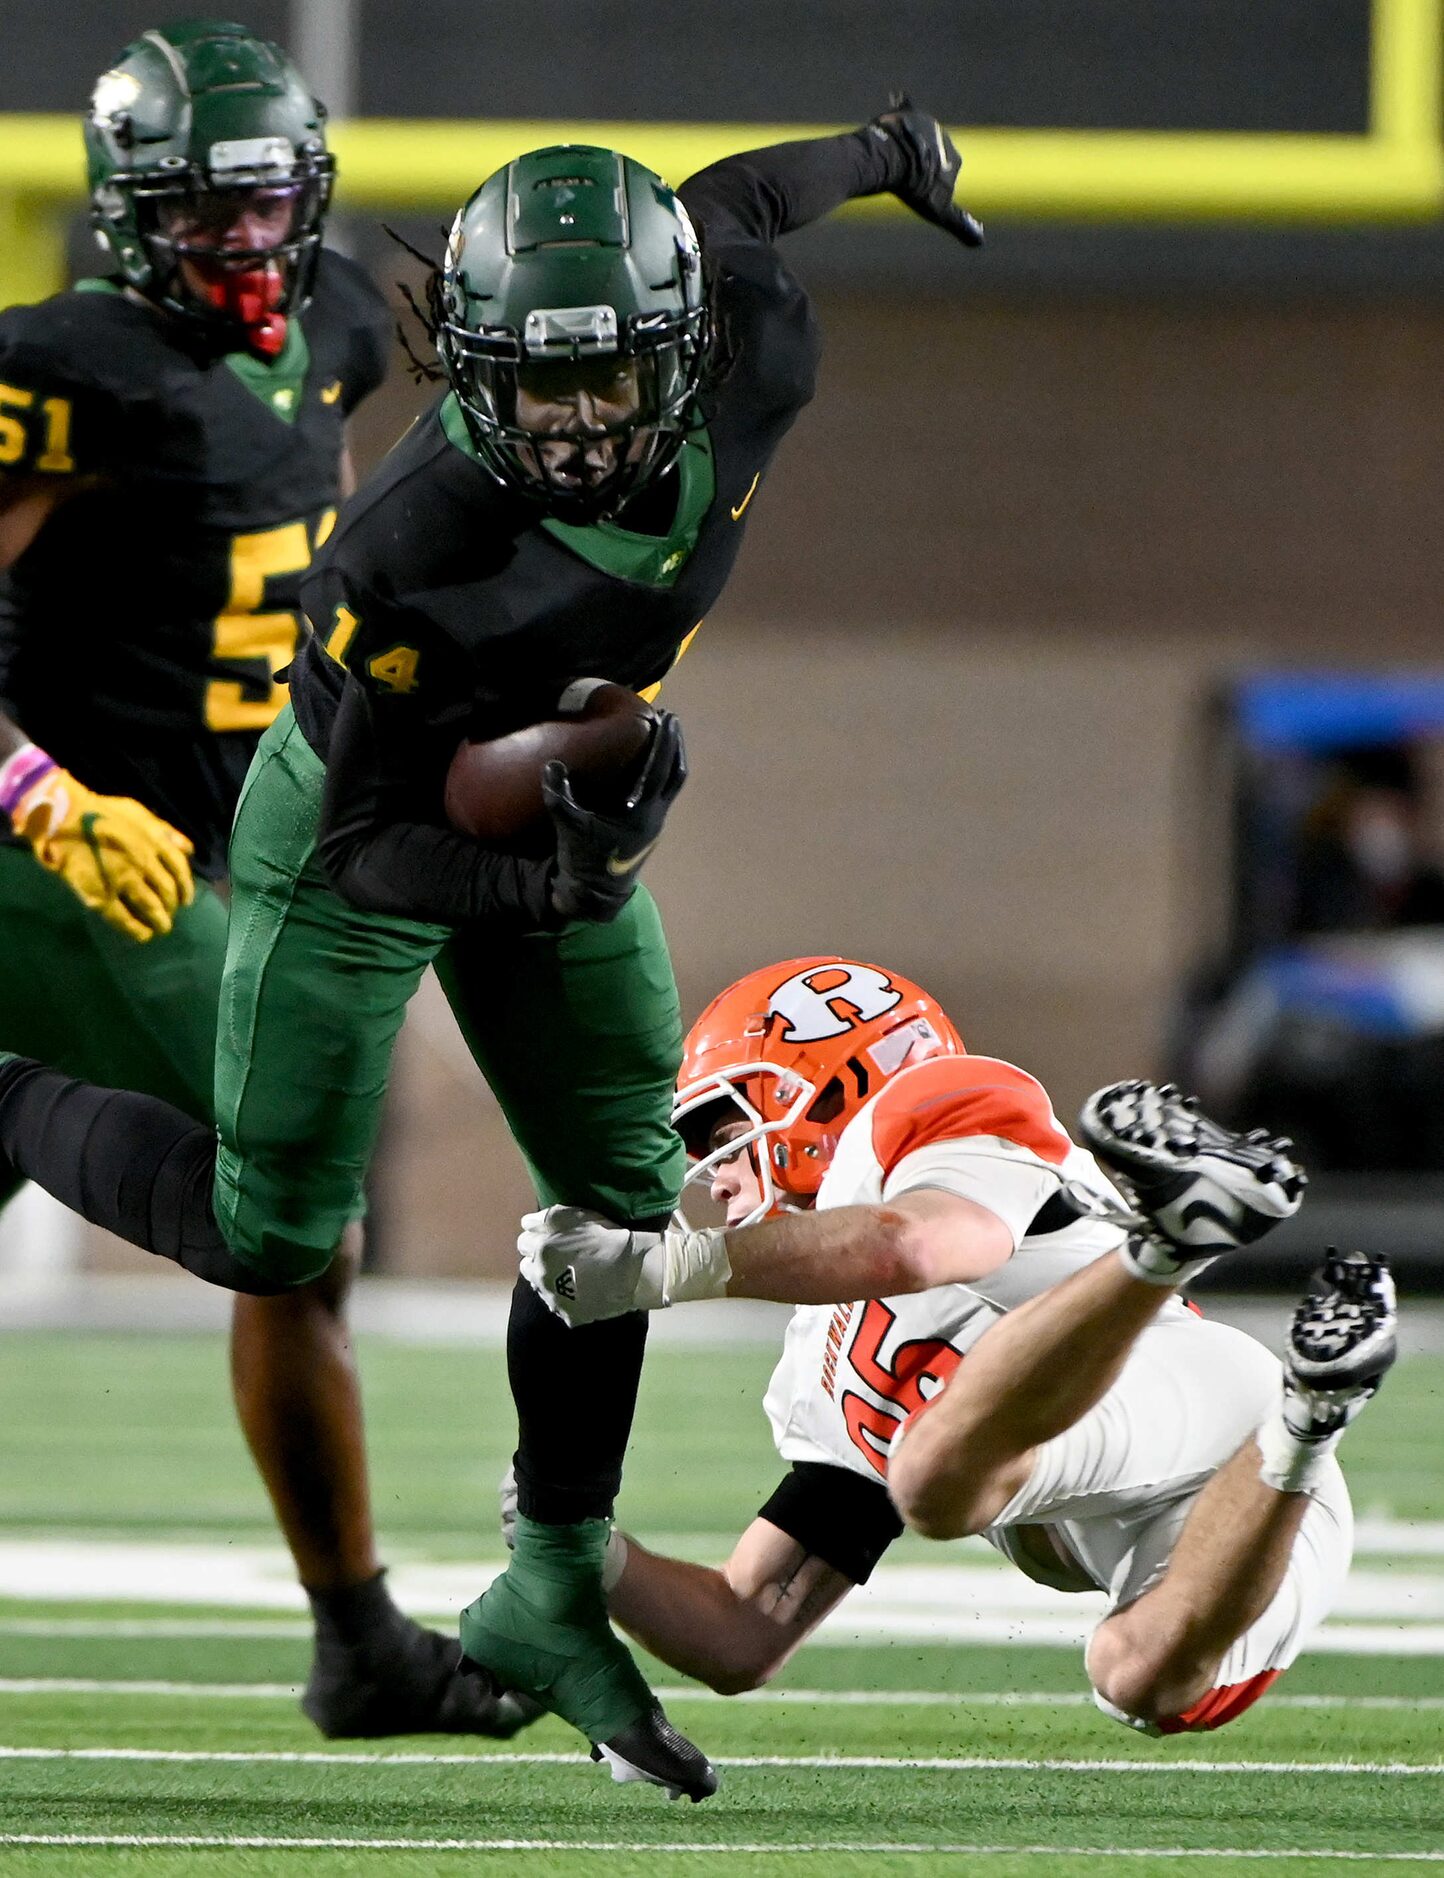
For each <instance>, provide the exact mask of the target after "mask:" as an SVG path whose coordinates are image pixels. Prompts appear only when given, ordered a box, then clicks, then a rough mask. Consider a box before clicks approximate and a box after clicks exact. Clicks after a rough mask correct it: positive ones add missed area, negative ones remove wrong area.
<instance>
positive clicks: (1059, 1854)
mask: <svg viewBox="0 0 1444 1878" xmlns="http://www.w3.org/2000/svg"><path fill="white" fill-rule="evenodd" d="M0 1845H53V1846H80V1845H90V1846H115V1847H125V1848H134V1847H157V1846H183V1847H185V1848H187V1849H188V1850H192V1851H220V1852H229V1851H236V1852H242V1851H244V1852H306V1851H311V1852H629V1853H634V1854H644V1853H649V1852H651V1853H657V1852H670V1853H693V1854H696V1853H701V1852H711V1853H714V1854H717V1855H720V1856H721V1857H724V1858H731V1857H735V1856H737V1855H738V1854H747V1853H778V1852H792V1853H797V1854H800V1855H802V1856H803V1857H806V1856H809V1855H814V1854H817V1853H821V1854H822V1855H823V1856H834V1855H836V1854H837V1853H838V1852H861V1853H872V1854H876V1855H878V1856H894V1857H895V1856H898V1855H917V1856H919V1857H922V1858H1029V1857H1035V1858H1036V1857H1039V1856H1043V1857H1050V1858H1114V1859H1118V1858H1168V1859H1184V1858H1248V1859H1291V1860H1293V1861H1295V1862H1297V1861H1298V1860H1299V1859H1305V1858H1313V1859H1329V1860H1337V1861H1338V1862H1340V1863H1342V1864H1350V1865H1373V1864H1381V1865H1439V1864H1444V1851H1438V1852H1435V1851H1426V1852H1352V1851H1349V1852H1345V1851H1334V1850H1332V1849H1330V1848H1328V1847H1324V1846H1313V1847H1309V1848H1307V1849H1304V1850H1299V1851H1295V1850H1284V1849H1282V1848H1280V1849H1278V1850H1272V1849H1270V1850H1257V1849H1254V1848H1248V1849H1244V1848H1242V1847H1238V1846H1221V1845H1219V1846H1203V1847H1196V1846H1183V1845H1168V1846H1144V1845H945V1844H944V1845H936V1844H935V1845H927V1844H913V1843H908V1842H902V1843H895V1844H888V1843H886V1842H882V1843H875V1842H871V1841H868V1840H863V1839H836V1840H825V1841H821V1842H819V1843H816V1844H802V1845H799V1844H797V1843H796V1842H795V1841H789V1842H787V1843H781V1842H777V1841H774V1842H773V1843H771V1844H769V1843H767V1842H766V1841H765V1840H729V1841H720V1842H719V1841H716V1840H713V1841H710V1842H709V1841H707V1840H703V1839H674V1840H655V1839H653V1840H646V1839H634V1840H619V1839H282V1838H271V1837H265V1838H263V1837H261V1836H260V1835H258V1834H257V1835H248V1836H242V1835H239V1834H234V1835H226V1836H222V1835H221V1834H219V1833H217V1834H215V1835H214V1836H202V1835H201V1834H199V1833H159V1832H115V1833H103V1832H0Z"/></svg>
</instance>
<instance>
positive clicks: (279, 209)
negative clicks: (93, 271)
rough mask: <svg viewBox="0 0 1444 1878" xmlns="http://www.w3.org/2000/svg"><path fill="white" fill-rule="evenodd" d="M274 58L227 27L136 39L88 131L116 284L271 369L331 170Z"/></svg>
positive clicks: (187, 27)
mask: <svg viewBox="0 0 1444 1878" xmlns="http://www.w3.org/2000/svg"><path fill="white" fill-rule="evenodd" d="M325 117H326V113H325V108H324V107H323V106H322V105H321V104H319V103H318V102H317V100H316V99H315V98H313V97H312V96H311V93H310V91H309V89H308V88H307V86H306V85H305V83H304V81H303V80H302V78H301V75H300V73H299V72H298V71H297V70H296V68H295V66H293V65H292V64H291V62H290V61H289V59H287V57H286V55H285V54H284V53H283V52H282V51H281V49H280V47H279V46H274V45H271V44H270V43H269V41H267V40H264V39H258V38H256V37H255V35H254V34H252V33H250V32H248V31H247V30H246V28H245V27H244V26H236V25H233V24H230V23H228V22H226V21H223V20H181V21H178V22H176V23H175V24H173V25H169V26H161V27H156V28H154V29H153V30H152V31H150V32H146V33H142V34H141V35H140V37H139V38H138V39H136V40H135V41H133V42H132V44H130V45H128V46H127V47H126V48H125V50H124V51H123V52H122V53H121V54H120V57H119V58H118V59H117V60H116V62H115V64H114V65H113V66H111V68H110V69H109V71H106V72H103V73H102V74H101V76H100V78H99V79H98V80H97V81H96V85H95V90H94V92H93V93H92V94H91V101H90V110H89V113H88V114H87V116H86V120H85V151H86V158H87V162H88V166H89V175H90V221H91V226H92V227H93V228H94V230H95V233H96V237H97V239H98V241H99V243H100V245H101V247H102V248H103V249H104V250H106V252H107V253H108V254H109V255H110V256H111V258H112V260H113V262H114V264H115V266H116V268H117V269H118V271H119V273H120V274H121V276H122V278H123V279H124V280H125V281H126V283H127V284H128V285H129V286H130V287H132V288H134V289H135V291H136V292H137V293H140V294H143V295H144V296H145V297H146V299H148V300H151V301H153V302H155V303H156V304H157V305H159V306H163V307H165V308H166V309H167V310H168V311H169V312H171V313H174V314H176V315H178V316H179V317H181V318H183V319H185V320H187V321H190V322H192V323H197V324H199V325H201V326H203V327H205V328H206V329H207V330H208V331H209V333H210V334H211V335H212V336H213V337H214V338H215V339H216V340H217V342H218V343H219V344H221V345H222V346H224V347H225V348H226V349H228V350H230V349H235V348H236V347H237V346H240V345H244V346H249V347H250V348H251V350H253V351H255V352H257V353H259V354H261V356H263V357H274V355H275V354H276V353H278V352H279V351H280V350H281V347H282V346H283V345H284V343H285V338H286V321H287V318H288V317H289V316H291V315H294V314H296V313H299V312H301V311H302V310H303V309H304V307H305V306H306V304H307V301H308V300H309V298H310V294H311V286H312V282H313V279H314V277H315V271H316V258H317V255H318V254H319V252H320V246H321V224H322V220H323V218H324V216H325V212H326V206H327V203H328V202H329V201H330V196H331V182H332V177H333V174H334V164H333V162H332V159H331V157H330V156H329V155H328V154H327V151H326V137H325V129H324V125H325Z"/></svg>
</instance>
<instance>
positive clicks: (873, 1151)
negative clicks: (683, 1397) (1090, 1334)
mask: <svg viewBox="0 0 1444 1878" xmlns="http://www.w3.org/2000/svg"><path fill="white" fill-rule="evenodd" d="M1065 1182H1068V1183H1077V1184H1078V1185H1079V1186H1081V1187H1084V1188H1087V1189H1088V1190H1090V1191H1091V1192H1093V1193H1096V1194H1098V1195H1099V1196H1100V1197H1101V1198H1103V1199H1105V1200H1107V1201H1109V1202H1110V1203H1111V1204H1113V1205H1114V1206H1118V1207H1123V1206H1125V1205H1126V1202H1125V1201H1124V1199H1123V1196H1122V1195H1121V1194H1120V1193H1119V1192H1118V1189H1117V1188H1116V1187H1115V1186H1114V1185H1113V1184H1112V1182H1111V1181H1110V1180H1109V1179H1108V1177H1107V1176H1106V1175H1105V1174H1104V1172H1103V1170H1102V1169H1101V1168H1100V1167H1099V1165H1098V1163H1097V1162H1096V1161H1095V1160H1094V1158H1093V1156H1092V1155H1091V1154H1089V1153H1087V1152H1086V1150H1084V1149H1083V1148H1080V1147H1077V1146H1076V1145H1075V1144H1074V1143H1073V1142H1072V1141H1070V1140H1069V1138H1068V1136H1067V1134H1066V1133H1065V1131H1064V1130H1063V1128H1062V1126H1061V1125H1060V1123H1059V1121H1058V1119H1057V1117H1056V1116H1055V1115H1054V1113H1053V1108H1052V1104H1051V1103H1050V1102H1049V1100H1048V1096H1047V1093H1046V1092H1045V1090H1044V1089H1043V1086H1042V1084H1041V1083H1039V1082H1037V1081H1036V1080H1035V1079H1034V1078H1033V1077H1032V1076H1029V1075H1027V1074H1026V1073H1025V1072H1024V1071H1023V1070H1020V1069H1017V1068H1015V1067H1014V1066H1013V1065H1012V1064H1011V1063H1002V1062H998V1061H997V1060H996V1059H994V1058H992V1057H981V1056H938V1057H929V1058H927V1059H926V1060H925V1061H923V1062H921V1063H918V1064H915V1065H914V1066H913V1067H912V1068H911V1069H905V1070H903V1071H902V1072H901V1073H900V1074H898V1075H896V1076H894V1077H893V1078H892V1079H891V1080H890V1081H889V1082H887V1083H885V1084H884V1086H883V1088H882V1089H881V1090H880V1091H879V1092H878V1094H877V1095H876V1096H874V1097H873V1099H872V1100H871V1101H870V1102H869V1103H867V1104H866V1106H865V1107H863V1108H862V1109H860V1110H859V1112H858V1113H857V1114H856V1115H855V1116H854V1117H853V1119H852V1121H851V1122H849V1123H848V1125H847V1127H846V1128H845V1129H844V1130H843V1133H842V1136H841V1139H840V1140H839V1142H838V1146H837V1151H836V1153H835V1155H834V1157H833V1161H832V1164H831V1166H830V1167H829V1168H828V1171H827V1175H826V1178H825V1179H824V1180H823V1183H822V1188H821V1191H820V1192H819V1194H818V1198H817V1204H818V1206H819V1208H821V1207H829V1206H857V1205H873V1206H875V1205H878V1204H881V1203H882V1202H885V1201H888V1200H896V1199H897V1198H898V1197H899V1196H900V1195H901V1194H904V1193H908V1192H910V1191H914V1190H916V1189H918V1188H925V1187H932V1188H943V1189H945V1190H946V1191H947V1192H950V1193H956V1194H960V1195H961V1196H962V1197H963V1198H965V1199H969V1200H975V1201H976V1202H977V1203H978V1204H979V1205H980V1206H985V1207H987V1208H988V1210H989V1211H990V1212H992V1213H995V1214H996V1215H997V1216H998V1217H999V1218H1000V1219H1001V1220H1002V1221H1003V1222H1004V1224H1005V1225H1006V1226H1007V1227H1008V1228H1009V1230H1010V1231H1011V1233H1012V1235H1013V1242H1014V1246H1015V1248H1016V1249H1015V1251H1014V1253H1013V1256H1012V1258H1010V1259H1009V1260H1008V1262H1007V1263H1006V1264H1005V1265H1003V1266H1002V1267H1000V1269H999V1270H998V1271H996V1272H994V1273H992V1274H991V1275H990V1276H989V1277H987V1278H985V1279H980V1280H979V1281H978V1283H977V1284H976V1285H940V1286H938V1287H936V1288H935V1289H933V1290H931V1291H923V1292H917V1293H914V1294H913V1295H911V1296H907V1297H897V1298H875V1299H872V1300H871V1301H869V1300H866V1299H859V1300H857V1301H856V1302H854V1303H852V1304H840V1305H836V1306H834V1305H803V1306H801V1307H799V1308H798V1309H797V1310H796V1311H795V1312H794V1313H793V1315H792V1319H791V1321H790V1323H789V1325H788V1328H787V1339H786V1343H785V1345H784V1348H783V1353H782V1358H781V1361H780V1362H779V1363H778V1365H777V1368H776V1369H775V1370H774V1372H773V1375H772V1380H771V1382H770V1383H769V1385H768V1389H767V1396H766V1403H765V1406H766V1409H767V1416H768V1420H769V1421H770V1422H771V1424H772V1433H773V1438H774V1440H775V1441H776V1443H777V1449H778V1452H779V1453H780V1454H781V1455H782V1457H783V1459H784V1460H788V1461H823V1462H828V1463H830V1464H832V1465H834V1466H843V1467H848V1468H851V1469H852V1470H853V1472H855V1473H859V1474H863V1475H865V1476H867V1477H869V1478H873V1479H876V1478H879V1477H885V1476H886V1473H887V1455H888V1447H889V1444H890V1443H891V1441H892V1439H893V1436H894V1435H895V1434H896V1432H897V1430H898V1429H899V1428H900V1427H901V1426H902V1424H903V1422H904V1421H905V1420H906V1419H907V1417H908V1416H909V1415H911V1414H912V1413H913V1412H914V1411H915V1410H916V1409H919V1408H921V1407H922V1405H923V1403H924V1402H926V1401H927V1400H928V1399H929V1398H930V1397H931V1396H933V1395H935V1394H936V1393H937V1391H938V1390H939V1389H940V1388H941V1387H942V1385H943V1384H944V1383H945V1382H946V1381H947V1379H948V1377H949V1376H951V1375H952V1373H953V1371H954V1370H955V1369H956V1368H957V1366H958V1364H959V1363H960V1362H961V1361H962V1358H963V1354H964V1352H965V1351H967V1350H968V1349H969V1348H970V1347H971V1346H972V1345H973V1344H974V1343H976V1342H977V1340H978V1338H979V1337H981V1336H982V1334H983V1332H984V1331H985V1330H987V1328H988V1327H989V1325H990V1324H993V1323H995V1322H996V1321H997V1320H998V1318H999V1317H1000V1316H1001V1315H1002V1314H1003V1312H1004V1311H1007V1310H1010V1309H1012V1308H1013V1306H1015V1305H1018V1304H1021V1303H1022V1302H1023V1301H1024V1300H1025V1299H1027V1298H1030V1297H1033V1296H1035V1295H1036V1294H1037V1293H1038V1292H1040V1291H1045V1290H1047V1288H1048V1287H1049V1286H1050V1285H1055V1284H1057V1283H1058V1282H1059V1281H1060V1280H1061V1279H1064V1278H1066V1277H1067V1276H1068V1275H1069V1274H1070V1273H1071V1272H1074V1271H1077V1270H1078V1269H1079V1267H1081V1266H1083V1265H1086V1264H1089V1263H1090V1262H1091V1261H1092V1260H1093V1259H1096V1258H1098V1257H1099V1256H1100V1255H1101V1254H1103V1253H1104V1252H1109V1251H1111V1250H1112V1249H1113V1248H1114V1247H1115V1246H1117V1245H1118V1244H1119V1243H1120V1242H1121V1241H1122V1239H1123V1232H1122V1230H1121V1229H1120V1228H1119V1227H1117V1226H1114V1225H1110V1224H1108V1223H1107V1222H1105V1221H1101V1220H1097V1219H1090V1218H1087V1217H1084V1218H1079V1217H1078V1216H1077V1214H1076V1212H1075V1211H1073V1210H1072V1209H1068V1210H1066V1211H1065V1210H1064V1209H1063V1208H1053V1209H1050V1210H1051V1212H1052V1215H1053V1218H1052V1219H1051V1220H1050V1218H1049V1212H1048V1211H1045V1208H1046V1206H1047V1202H1048V1201H1050V1200H1052V1199H1054V1198H1055V1197H1056V1196H1057V1195H1058V1193H1059V1191H1060V1189H1061V1187H1062V1186H1063V1184H1064V1183H1065ZM1040 1214H1042V1217H1041V1218H1040V1217H1039V1215H1040ZM1060 1215H1061V1223H1059V1224H1056V1227H1055V1230H1052V1231H1047V1230H1039V1228H1046V1227H1047V1226H1049V1225H1050V1224H1054V1222H1056V1221H1058V1220H1059V1218H1060ZM1164 1310H1165V1313H1175V1312H1176V1313H1183V1312H1184V1311H1185V1307H1184V1306H1182V1305H1181V1304H1178V1303H1177V1302H1176V1301H1174V1302H1172V1303H1170V1304H1169V1305H1166V1306H1165V1307H1164Z"/></svg>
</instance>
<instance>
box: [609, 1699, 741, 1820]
mask: <svg viewBox="0 0 1444 1878" xmlns="http://www.w3.org/2000/svg"><path fill="white" fill-rule="evenodd" d="M592 1759H593V1760H594V1761H604V1762H605V1763H606V1764H607V1766H608V1767H610V1768H611V1770H612V1779H613V1780H615V1781H617V1782H618V1783H619V1784H621V1783H625V1782H626V1781H629V1780H644V1781H646V1782H647V1783H648V1785H649V1786H653V1787H661V1788H662V1790H663V1791H664V1792H665V1793H666V1795H667V1798H668V1799H669V1800H681V1799H688V1800H691V1801H693V1802H694V1804H695V1802H696V1801H698V1800H707V1799H710V1798H711V1797H712V1795H713V1794H714V1793H715V1792H716V1791H717V1785H718V1780H717V1769H716V1768H715V1767H714V1766H713V1765H712V1763H711V1761H709V1760H708V1759H707V1756H706V1755H705V1754H704V1753H703V1752H702V1750H701V1749H700V1748H699V1747H696V1746H694V1745H693V1743H692V1742H690V1741H689V1740H688V1739H687V1737H686V1736H685V1735H683V1734H679V1733H678V1732H677V1730H676V1729H675V1728H674V1727H673V1726H672V1724H671V1722H669V1721H668V1720H667V1717H666V1716H665V1715H664V1714H663V1713H662V1708H661V1704H660V1703H659V1704H658V1705H657V1706H656V1707H655V1708H654V1709H652V1710H651V1712H650V1713H649V1714H646V1715H644V1716H643V1717H642V1718H641V1720H640V1721H635V1722H633V1723H632V1725H631V1726H630V1727H629V1728H624V1729H622V1731H621V1733H620V1734H615V1735H613V1736H612V1738H611V1740H610V1741H602V1742H598V1743H594V1744H593V1747H592Z"/></svg>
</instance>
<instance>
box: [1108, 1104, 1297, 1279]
mask: <svg viewBox="0 0 1444 1878" xmlns="http://www.w3.org/2000/svg"><path fill="white" fill-rule="evenodd" d="M1078 1130H1079V1133H1080V1134H1081V1135H1082V1137H1083V1140H1084V1141H1085V1142H1086V1143H1087V1145H1088V1147H1089V1148H1090V1149H1091V1150H1092V1152H1093V1153H1094V1154H1095V1155H1096V1156H1097V1158H1098V1159H1099V1160H1100V1161H1101V1162H1102V1163H1103V1165H1104V1166H1105V1167H1106V1168H1107V1169H1108V1171H1109V1173H1111V1174H1113V1175H1115V1176H1116V1177H1117V1178H1118V1179H1119V1180H1120V1181H1122V1182H1123V1184H1124V1186H1125V1188H1126V1190H1127V1191H1128V1193H1129V1194H1130V1195H1131V1196H1132V1198H1133V1200H1134V1201H1135V1203H1136V1204H1137V1207H1138V1210H1139V1212H1140V1213H1141V1214H1142V1215H1143V1223H1144V1236H1143V1237H1142V1238H1140V1239H1138V1240H1135V1241H1133V1242H1132V1245H1131V1247H1130V1250H1131V1252H1132V1253H1133V1256H1134V1258H1135V1259H1136V1260H1137V1263H1138V1264H1139V1266H1140V1267H1141V1268H1142V1269H1140V1271H1139V1276H1147V1277H1149V1278H1150V1279H1152V1280H1153V1281H1154V1282H1156V1283H1160V1284H1163V1283H1174V1284H1178V1283H1182V1282H1184V1281H1185V1280H1186V1279H1188V1278H1190V1277H1192V1276H1193V1275H1194V1274H1195V1273H1197V1272H1199V1271H1202V1269H1203V1268H1204V1266H1205V1265H1208V1264H1211V1263H1212V1261H1213V1260H1214V1259H1216V1258H1218V1257H1219V1256H1220V1255H1221V1254H1222V1253H1225V1252H1235V1251H1237V1250H1238V1248H1239V1247H1240V1246H1245V1245H1251V1244H1252V1243H1253V1242H1254V1240H1256V1239H1260V1238H1262V1237H1263V1235H1264V1234H1265V1233H1266V1232H1268V1231H1269V1230H1270V1228H1271V1227H1274V1226H1276V1225H1277V1224H1278V1223H1279V1221H1280V1220H1282V1219H1288V1218H1289V1217H1290V1216H1291V1215H1292V1214H1294V1213H1296V1212H1297V1211H1298V1208H1299V1202H1300V1200H1301V1198H1302V1197H1303V1190H1304V1186H1305V1184H1306V1177H1305V1174H1304V1171H1303V1169H1302V1168H1301V1167H1299V1166H1298V1165H1297V1163H1296V1162H1294V1161H1292V1160H1291V1159H1290V1158H1289V1154H1288V1149H1289V1148H1290V1147H1291V1146H1292V1145H1293V1144H1292V1143H1291V1142H1290V1141H1288V1140H1287V1139H1285V1138H1284V1137H1282V1136H1275V1135H1270V1134H1268V1133H1266V1132H1265V1130H1263V1129H1261V1128H1255V1129H1253V1130H1251V1131H1250V1132H1249V1133H1247V1134H1240V1133H1237V1132H1236V1131H1235V1130H1233V1129H1230V1128H1224V1127H1222V1126H1221V1125H1220V1124H1219V1123H1218V1122H1215V1121H1213V1120H1211V1119H1210V1117H1208V1116H1207V1115H1205V1114H1203V1113H1202V1111H1201V1110H1200V1109H1199V1106H1198V1102H1197V1098H1196V1097H1193V1096H1184V1095H1180V1093H1179V1091H1178V1090H1177V1088H1175V1086H1174V1085H1173V1084H1172V1083H1167V1082H1165V1083H1152V1082H1142V1081H1134V1082H1116V1083H1110V1084H1109V1086H1108V1087H1107V1088H1106V1089H1099V1090H1097V1091H1095V1093H1094V1094H1093V1095H1091V1096H1089V1098H1088V1100H1087V1101H1086V1102H1085V1103H1084V1105H1083V1111H1082V1113H1081V1115H1080V1116H1079V1117H1078Z"/></svg>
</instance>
